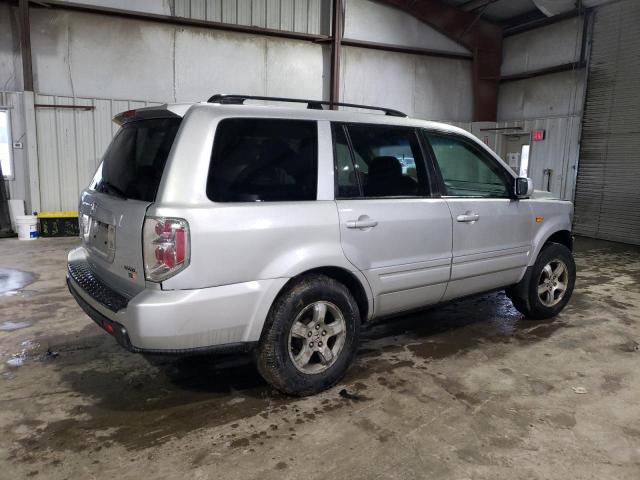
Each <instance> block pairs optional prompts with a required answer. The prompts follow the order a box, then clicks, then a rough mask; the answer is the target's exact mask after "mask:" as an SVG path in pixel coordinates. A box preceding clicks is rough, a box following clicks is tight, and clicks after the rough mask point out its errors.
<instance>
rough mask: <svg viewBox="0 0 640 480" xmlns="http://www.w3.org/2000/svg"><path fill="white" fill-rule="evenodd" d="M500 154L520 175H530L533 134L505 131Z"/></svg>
mask: <svg viewBox="0 0 640 480" xmlns="http://www.w3.org/2000/svg"><path fill="white" fill-rule="evenodd" d="M503 136H504V141H503V142H501V143H502V151H501V152H500V156H501V157H502V158H503V159H504V161H505V162H507V164H509V166H510V167H511V169H512V170H513V171H514V172H515V173H516V174H517V175H518V176H519V177H530V176H531V175H530V171H531V165H530V160H531V134H529V133H505V134H503Z"/></svg>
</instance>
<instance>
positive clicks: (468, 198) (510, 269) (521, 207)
mask: <svg viewBox="0 0 640 480" xmlns="http://www.w3.org/2000/svg"><path fill="white" fill-rule="evenodd" d="M426 136H427V139H428V141H429V144H430V146H431V150H432V152H433V157H434V159H435V163H436V165H437V167H438V170H439V172H440V174H441V176H442V188H443V189H444V191H443V195H444V198H445V199H446V201H447V203H448V205H449V208H450V209H451V215H452V217H453V263H452V267H451V280H450V282H449V286H448V288H447V293H446V295H445V297H444V299H445V300H448V299H452V298H456V297H460V296H464V295H470V294H473V293H478V292H482V291H487V290H491V289H494V288H499V287H504V286H507V285H511V284H514V283H517V282H518V281H519V280H520V279H521V278H522V276H523V275H524V272H525V270H526V267H527V264H528V262H529V257H530V255H531V252H532V243H531V232H532V225H533V218H532V214H531V208H530V206H529V202H526V201H524V202H523V201H520V200H517V199H514V198H513V194H512V188H513V187H512V184H513V183H514V177H513V175H512V174H510V173H509V172H508V171H507V170H506V167H505V166H504V165H502V164H501V163H500V162H498V161H497V160H496V159H495V158H493V156H492V155H491V154H490V153H489V152H487V151H486V150H485V149H484V148H483V147H482V146H481V145H479V144H476V142H474V141H472V140H470V139H467V138H465V137H462V136H457V135H448V134H441V133H432V132H427V135H426Z"/></svg>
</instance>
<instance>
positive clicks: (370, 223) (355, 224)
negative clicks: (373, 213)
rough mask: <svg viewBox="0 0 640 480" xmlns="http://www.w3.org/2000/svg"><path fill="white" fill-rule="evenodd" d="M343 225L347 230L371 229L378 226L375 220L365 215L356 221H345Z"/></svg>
mask: <svg viewBox="0 0 640 480" xmlns="http://www.w3.org/2000/svg"><path fill="white" fill-rule="evenodd" d="M345 225H346V226H347V228H360V229H365V228H373V227H375V226H376V225H378V222H377V221H376V220H372V219H370V218H369V217H367V216H366V215H362V216H361V217H360V218H358V220H348V221H346V222H345Z"/></svg>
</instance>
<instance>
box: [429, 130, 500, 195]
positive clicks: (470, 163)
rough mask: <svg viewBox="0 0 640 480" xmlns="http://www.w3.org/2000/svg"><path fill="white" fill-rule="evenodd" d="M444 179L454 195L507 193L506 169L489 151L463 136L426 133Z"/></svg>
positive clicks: (450, 192) (446, 186) (448, 190)
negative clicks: (486, 151)
mask: <svg viewBox="0 0 640 480" xmlns="http://www.w3.org/2000/svg"><path fill="white" fill-rule="evenodd" d="M427 137H428V138H429V142H430V143H431V147H432V149H433V153H434V155H435V158H436V162H437V164H438V166H439V167H440V172H441V173H442V179H443V180H444V184H445V188H446V190H447V191H446V195H448V196H453V197H498V198H507V197H509V196H510V195H509V187H508V183H507V179H506V176H505V171H504V170H503V169H502V168H501V167H500V165H499V164H498V163H497V162H496V161H495V160H494V159H493V158H490V157H489V155H487V154H486V153H484V152H482V151H481V150H480V149H479V148H477V147H475V146H473V145H472V144H471V143H468V142H466V141H464V140H462V139H457V138H454V137H449V136H441V135H434V134H429V133H428V134H427Z"/></svg>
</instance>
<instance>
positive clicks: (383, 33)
mask: <svg viewBox="0 0 640 480" xmlns="http://www.w3.org/2000/svg"><path fill="white" fill-rule="evenodd" d="M344 38H348V39H352V40H365V41H369V42H377V43H388V44H392V45H402V46H407V47H417V48H428V49H431V50H439V51H442V52H450V53H470V52H469V50H468V49H466V48H465V47H463V46H462V45H461V44H459V43H457V42H455V41H454V40H451V39H450V38H449V37H447V36H445V35H443V34H442V33H440V32H438V31H437V30H435V29H434V28H432V27H430V26H429V25H427V24H425V23H423V22H421V21H420V20H418V19H417V18H415V17H414V16H412V15H409V14H408V13H405V12H403V11H402V10H398V9H397V8H392V7H390V6H387V5H384V4H381V3H379V2H375V1H372V0H346V2H345V18H344Z"/></svg>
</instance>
